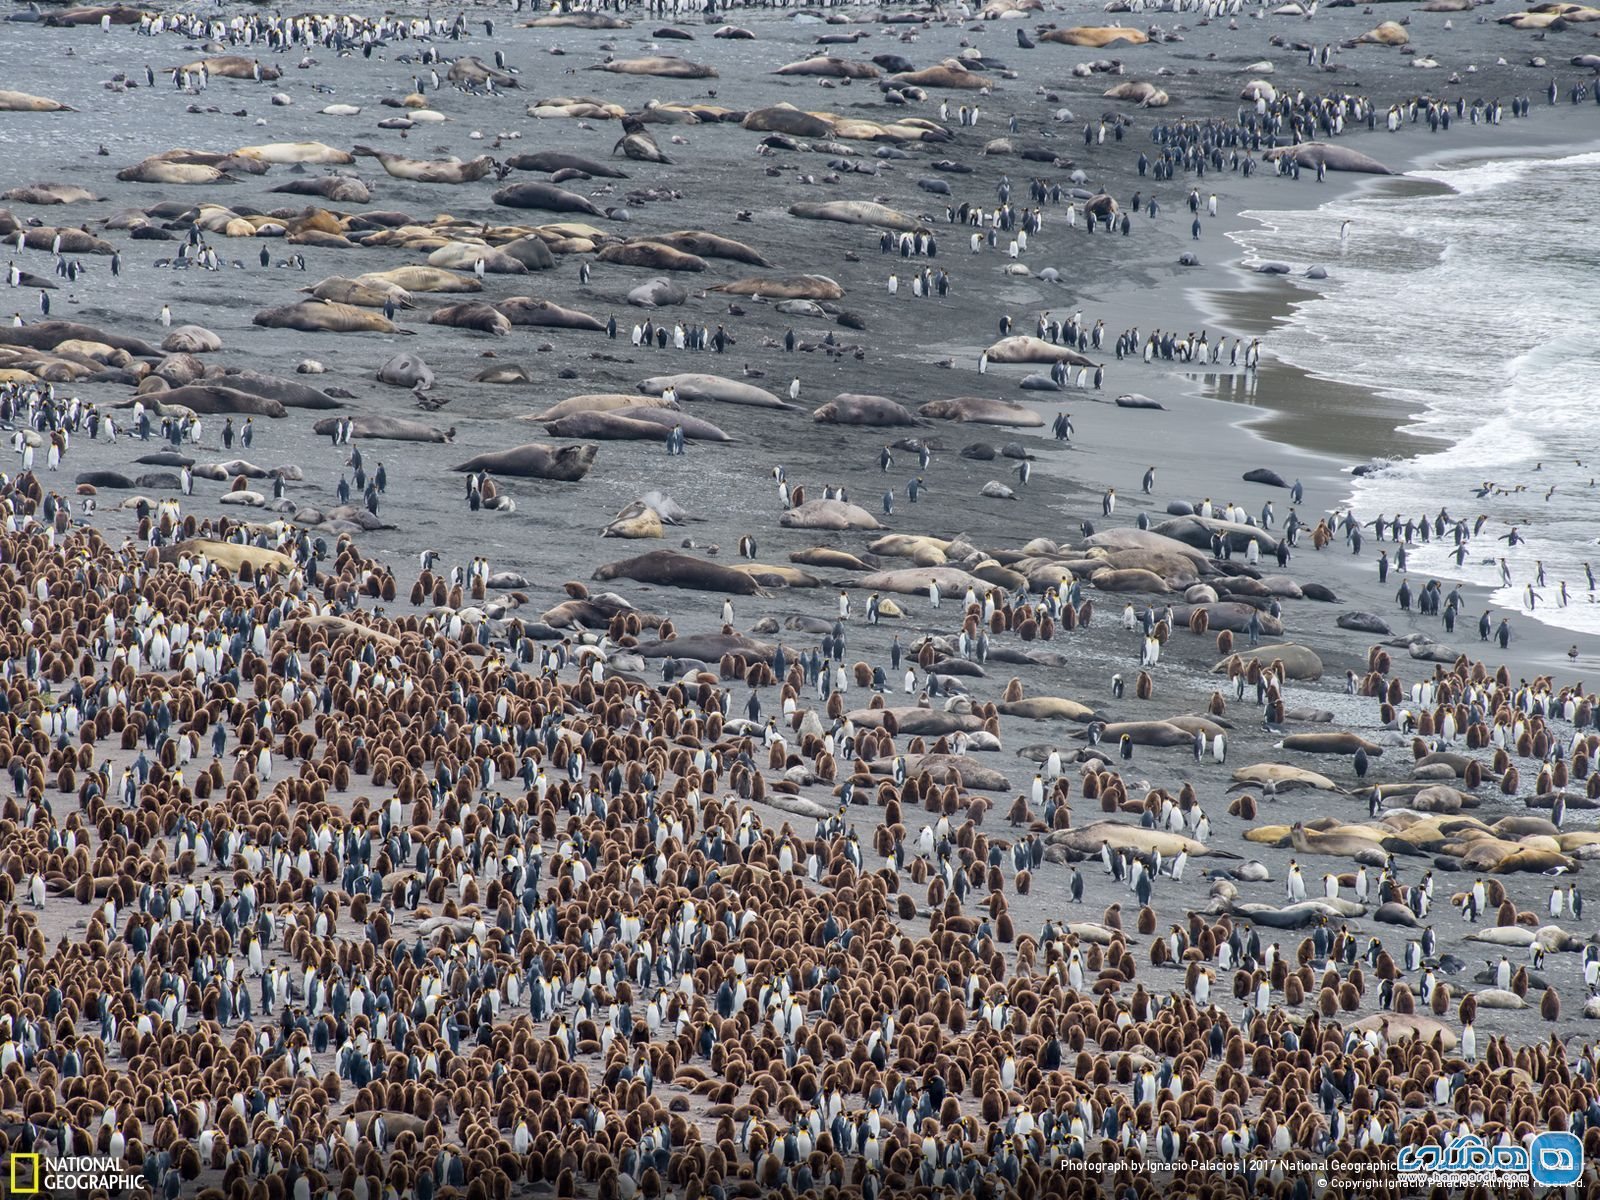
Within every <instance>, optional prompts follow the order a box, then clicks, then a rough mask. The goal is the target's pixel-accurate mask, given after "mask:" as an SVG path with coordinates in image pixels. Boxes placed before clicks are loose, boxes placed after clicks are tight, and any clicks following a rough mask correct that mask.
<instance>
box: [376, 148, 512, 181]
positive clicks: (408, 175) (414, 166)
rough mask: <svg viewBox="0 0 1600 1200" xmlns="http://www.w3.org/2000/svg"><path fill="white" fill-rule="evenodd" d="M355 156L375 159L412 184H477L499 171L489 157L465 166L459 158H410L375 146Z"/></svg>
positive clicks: (479, 158) (486, 156) (475, 159)
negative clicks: (377, 148) (496, 170)
mask: <svg viewBox="0 0 1600 1200" xmlns="http://www.w3.org/2000/svg"><path fill="white" fill-rule="evenodd" d="M351 153H352V154H355V155H359V156H361V157H363V158H375V159H377V160H378V164H379V165H380V166H381V167H382V168H383V169H384V170H385V171H387V172H388V173H389V174H390V175H392V176H393V177H394V178H396V179H405V180H408V181H410V182H411V183H475V182H476V181H477V180H479V179H482V178H483V177H484V176H486V175H489V174H491V173H493V171H494V169H495V161H494V159H492V158H491V157H489V155H487V154H480V155H479V156H478V157H477V158H474V159H472V160H471V161H470V162H462V161H461V160H460V159H459V158H439V159H422V158H407V157H406V156H405V155H403V154H391V153H389V152H388V151H387V150H374V149H373V148H372V147H371V146H353V147H351Z"/></svg>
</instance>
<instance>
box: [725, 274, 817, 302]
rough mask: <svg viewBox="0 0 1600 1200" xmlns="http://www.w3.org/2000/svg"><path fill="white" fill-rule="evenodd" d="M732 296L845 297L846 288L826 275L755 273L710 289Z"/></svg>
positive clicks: (778, 297) (783, 297)
mask: <svg viewBox="0 0 1600 1200" xmlns="http://www.w3.org/2000/svg"><path fill="white" fill-rule="evenodd" d="M709 290H710V291H713V292H725V293H727V294H728V295H730V296H762V297H765V298H766V299H768V300H842V299H843V298H844V288H842V287H840V286H839V283H838V281H837V280H833V279H829V278H828V277H827V276H826V275H781V276H759V275H758V276H754V277H752V278H749V279H735V280H734V281H733V282H731V283H719V284H717V286H716V287H713V288H711V289H709Z"/></svg>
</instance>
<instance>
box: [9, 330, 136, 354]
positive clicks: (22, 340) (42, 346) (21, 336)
mask: <svg viewBox="0 0 1600 1200" xmlns="http://www.w3.org/2000/svg"><path fill="white" fill-rule="evenodd" d="M63 342H98V343H100V344H101V345H105V346H110V347H112V348H113V349H115V350H125V351H127V353H129V354H131V355H133V356H134V357H135V358H160V357H161V351H160V350H159V349H157V348H156V347H155V346H152V345H151V344H150V343H149V342H147V341H145V340H144V339H143V338H136V337H129V336H128V335H126V334H121V333H112V332H111V331H109V330H105V329H100V328H99V327H97V326H94V325H83V324H80V323H79V322H77V321H33V322H30V323H29V324H27V325H4V324H0V346H26V347H28V348H29V349H32V350H54V349H55V348H56V347H57V346H59V345H61V344H62V343H63Z"/></svg>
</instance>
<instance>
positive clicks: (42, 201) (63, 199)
mask: <svg viewBox="0 0 1600 1200" xmlns="http://www.w3.org/2000/svg"><path fill="white" fill-rule="evenodd" d="M99 199H102V197H100V196H96V195H95V194H94V193H93V192H91V191H90V190H89V189H88V188H82V187H79V186H78V185H77V184H75V183H27V184H23V185H21V186H20V187H14V188H11V189H9V190H8V191H5V192H0V200H9V201H11V202H13V203H15V204H38V205H49V204H79V203H83V202H84V201H93V200H99Z"/></svg>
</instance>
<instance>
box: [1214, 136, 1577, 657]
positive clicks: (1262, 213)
mask: <svg viewBox="0 0 1600 1200" xmlns="http://www.w3.org/2000/svg"><path fill="white" fill-rule="evenodd" d="M1555 112H1556V113H1557V114H1563V115H1562V118H1561V124H1562V125H1569V126H1570V124H1571V123H1572V121H1573V119H1574V115H1573V114H1570V113H1568V111H1567V109H1566V108H1564V107H1560V106H1558V107H1557V108H1556V110H1555ZM1479 128H1481V129H1485V130H1494V129H1496V128H1497V127H1495V126H1481V127H1479ZM1498 128H1499V129H1504V128H1506V126H1504V125H1502V126H1499V127H1498ZM1597 148H1600V134H1596V135H1594V136H1593V137H1590V138H1588V139H1587V140H1576V139H1574V138H1573V137H1572V130H1571V129H1570V128H1566V129H1559V130H1550V131H1549V133H1548V135H1547V136H1545V137H1541V138H1535V139H1533V142H1532V144H1530V145H1527V146H1526V148H1525V150H1524V151H1523V152H1521V153H1519V154H1518V155H1517V156H1516V157H1518V158H1521V159H1533V160H1559V159H1565V158H1569V157H1573V156H1577V155H1582V154H1588V153H1592V152H1594V151H1595V150H1596V149H1597ZM1499 161H1504V159H1503V158H1502V157H1500V156H1497V155H1495V154H1494V152H1493V148H1492V147H1491V146H1488V145H1477V146H1471V147H1467V146H1445V147H1435V146H1430V147H1426V148H1423V149H1422V150H1421V151H1420V152H1419V153H1416V154H1415V155H1413V156H1411V157H1410V158H1407V159H1404V160H1402V164H1403V165H1397V166H1396V168H1395V169H1396V170H1397V172H1398V173H1397V174H1396V175H1392V176H1367V177H1362V176H1355V177H1352V176H1337V177H1336V176H1332V175H1330V179H1337V181H1338V183H1339V184H1340V185H1341V186H1340V187H1339V188H1338V189H1337V191H1336V192H1335V193H1334V194H1332V195H1322V196H1319V197H1318V198H1317V199H1316V200H1315V201H1314V202H1311V203H1301V204H1286V205H1279V206H1275V207H1272V208H1264V207H1256V208H1250V209H1245V210H1242V211H1240V213H1239V214H1238V220H1237V221H1235V222H1233V223H1231V224H1230V225H1229V227H1228V228H1227V229H1226V230H1225V232H1224V236H1226V237H1227V238H1228V239H1229V240H1230V241H1232V242H1233V243H1234V244H1235V245H1236V246H1237V247H1238V249H1239V250H1240V251H1241V255H1242V256H1241V257H1240V258H1238V259H1237V260H1235V261H1232V262H1229V263H1228V264H1227V270H1228V271H1229V272H1230V274H1231V275H1232V276H1233V281H1232V286H1231V287H1222V286H1218V285H1216V284H1198V285H1194V286H1192V287H1190V288H1189V289H1187V293H1186V294H1187V298H1188V299H1189V301H1190V302H1191V303H1193V304H1194V305H1195V307H1196V308H1197V309H1198V310H1199V311H1201V312H1204V313H1206V314H1207V315H1210V316H1212V317H1213V318H1214V319H1215V320H1216V321H1218V322H1219V323H1225V324H1227V325H1229V326H1232V327H1237V328H1242V329H1243V330H1245V331H1246V335H1247V336H1251V335H1253V336H1259V337H1261V338H1262V339H1263V341H1262V360H1263V361H1262V365H1261V367H1260V369H1259V370H1258V371H1257V372H1256V378H1254V379H1252V378H1250V377H1248V376H1238V375H1229V374H1222V375H1208V374H1206V373H1204V372H1193V373H1189V374H1188V375H1187V378H1188V379H1190V381H1191V382H1192V383H1193V385H1194V386H1193V389H1192V392H1191V394H1192V395H1193V396H1195V397H1197V398H1203V399H1206V400H1211V401H1215V402H1218V403H1222V404H1226V405H1229V406H1230V407H1234V408H1241V407H1248V409H1250V410H1252V411H1247V412H1242V413H1241V414H1240V415H1239V416H1238V418H1237V420H1236V421H1235V422H1234V426H1235V428H1237V429H1239V430H1241V431H1245V432H1248V433H1250V434H1251V435H1253V436H1255V437H1257V438H1259V439H1261V441H1262V442H1264V443H1265V444H1266V445H1268V446H1270V447H1273V448H1275V449H1277V450H1279V451H1293V452H1295V453H1297V454H1300V455H1306V456H1310V457H1311V459H1312V460H1313V461H1317V462H1320V463H1321V464H1322V466H1323V469H1324V471H1325V472H1326V474H1327V475H1328V476H1329V477H1335V478H1341V479H1343V480H1344V482H1345V485H1346V487H1345V494H1344V496H1343V498H1342V500H1341V501H1340V503H1339V505H1338V506H1336V507H1348V506H1349V505H1350V503H1351V502H1352V500H1353V499H1354V489H1355V483H1354V477H1353V476H1352V474H1351V471H1352V468H1353V467H1355V466H1357V465H1360V464H1362V463H1373V462H1380V461H1384V460H1388V461H1393V462H1405V461H1409V460H1410V459H1412V458H1414V457H1416V456H1417V455H1419V454H1424V453H1428V452H1430V451H1440V450H1446V449H1448V448H1449V447H1450V446H1452V445H1455V444H1457V443H1458V442H1459V441H1460V440H1461V438H1462V437H1463V436H1465V435H1464V434H1461V433H1454V432H1452V433H1435V432H1431V431H1429V430H1428V429H1426V427H1425V426H1424V424H1423V421H1422V418H1423V417H1424V416H1425V415H1426V414H1425V412H1419V411H1414V410H1410V411H1408V409H1407V405H1406V402H1404V401H1400V400H1397V399H1393V398H1390V397H1386V396H1384V395H1383V394H1382V392H1381V391H1377V390H1373V389H1369V388H1368V387H1366V386H1363V385H1361V384H1354V383H1349V382H1346V381H1343V380H1340V379H1337V378H1333V377H1330V376H1328V375H1325V374H1319V373H1313V372H1311V371H1308V370H1306V369H1305V368H1302V367H1300V366H1299V365H1297V364H1295V363H1293V362H1290V361H1288V360H1286V359H1283V358H1280V357H1278V355H1277V353H1276V352H1275V350H1274V348H1273V344H1272V341H1271V337H1270V335H1271V333H1272V332H1273V331H1275V330H1276V329H1278V328H1280V327H1281V326H1282V325H1283V324H1284V323H1286V322H1287V321H1288V320H1289V319H1291V317H1292V315H1293V313H1294V311H1295V309H1296V308H1298V307H1299V306H1300V305H1302V304H1305V303H1309V302H1311V301H1313V300H1316V299H1319V298H1323V297H1325V296H1326V294H1327V292H1326V289H1325V288H1322V287H1320V286H1318V284H1317V283H1316V282H1314V281H1307V280H1305V278H1304V276H1303V275H1299V274H1296V275H1291V276H1270V275H1261V274H1259V273H1257V272H1255V271H1254V270H1252V269H1250V268H1249V267H1248V266H1246V265H1245V264H1246V263H1247V262H1249V261H1253V260H1254V259H1255V256H1254V255H1253V254H1250V253H1244V251H1246V243H1248V241H1249V231H1250V230H1251V229H1252V228H1259V227H1260V226H1262V225H1264V224H1266V223H1267V222H1269V221H1270V220H1271V219H1272V218H1273V217H1274V216H1276V215H1278V214H1281V213H1303V212H1307V211H1311V210H1315V209H1320V208H1323V207H1325V206H1327V205H1329V204H1331V203H1336V202H1339V201H1348V200H1359V199H1361V198H1363V197H1365V196H1372V195H1381V194H1383V193H1384V192H1386V191H1401V190H1403V189H1405V188H1406V187H1407V186H1408V185H1410V186H1412V187H1417V185H1427V186H1428V187H1429V188H1430V189H1439V190H1448V191H1453V189H1450V188H1449V185H1448V184H1446V183H1444V182H1442V181H1435V180H1431V179H1424V178H1420V177H1419V175H1418V173H1419V172H1426V171H1429V170H1437V169H1445V168H1460V167H1467V166H1473V165H1478V164H1480V163H1493V162H1499ZM1417 190H1418V191H1419V193H1420V191H1421V188H1420V187H1417ZM1241 393H1243V395H1241ZM1290 394H1293V395H1295V397H1296V398H1295V400H1293V401H1287V400H1286V398H1287V396H1288V395H1290ZM1308 396H1309V397H1310V401H1309V403H1308V401H1307V397H1308ZM1327 409H1332V410H1334V411H1335V412H1336V413H1337V420H1338V423H1339V429H1338V432H1337V433H1333V432H1324V431H1322V430H1319V429H1317V428H1316V423H1315V415H1316V414H1319V413H1321V412H1322V411H1323V410H1327ZM1352 410H1353V411H1352ZM1395 440H1398V441H1400V442H1401V443H1402V444H1401V445H1400V446H1399V447H1396V446H1394V445H1392V444H1390V443H1391V442H1392V441H1395ZM1328 511H1333V509H1330V510H1328ZM1357 515H1358V517H1359V516H1362V515H1363V514H1357ZM1369 545H1372V543H1371V542H1370V541H1369ZM1377 548H1378V547H1377V546H1375V545H1373V546H1372V549H1371V551H1369V553H1376V550H1377ZM1429 574H1430V575H1435V576H1438V577H1440V578H1443V579H1445V580H1448V581H1451V582H1454V583H1457V584H1459V585H1460V587H1461V590H1462V591H1463V593H1465V594H1466V596H1467V597H1468V598H1469V599H1471V600H1472V601H1473V602H1474V606H1469V608H1468V610H1467V613H1464V615H1467V614H1470V613H1474V612H1477V611H1481V610H1484V609H1490V610H1493V611H1495V612H1497V613H1499V612H1503V611H1506V610H1507V609H1508V608H1509V606H1504V605H1495V604H1494V603H1493V602H1492V598H1493V596H1494V595H1495V594H1496V593H1497V591H1498V590H1499V589H1496V588H1493V587H1486V586H1484V585H1482V584H1477V583H1473V582H1470V581H1469V580H1467V579H1465V578H1463V577H1461V576H1457V575H1453V574H1451V573H1450V572H1448V571H1444V570H1442V569H1440V568H1439V566H1438V564H1433V566H1432V569H1431V570H1430V572H1429ZM1510 611H1511V612H1512V613H1514V614H1515V615H1517V616H1520V617H1522V618H1524V620H1523V621H1522V622H1521V623H1520V624H1521V632H1520V633H1519V635H1518V638H1517V640H1518V641H1519V642H1520V643H1521V644H1522V647H1523V652H1524V657H1525V658H1526V660H1527V661H1528V663H1529V664H1530V665H1538V666H1540V667H1542V668H1544V669H1546V670H1550V669H1554V670H1556V671H1560V670H1561V669H1563V668H1565V667H1568V666H1570V665H1571V664H1569V663H1567V662H1566V661H1565V659H1566V650H1567V647H1568V646H1569V645H1570V644H1571V643H1572V641H1573V639H1574V638H1578V637H1581V636H1583V635H1582V632H1581V631H1579V630H1573V629H1569V628H1567V627H1565V626H1562V625H1560V624H1558V623H1556V622H1552V621H1550V620H1549V619H1548V614H1549V613H1551V612H1552V611H1559V610H1554V609H1551V608H1549V607H1546V608H1544V609H1538V610H1534V611H1532V612H1530V611H1528V610H1527V609H1525V608H1522V607H1517V608H1513V609H1510ZM1530 625H1531V626H1532V630H1533V631H1536V632H1533V633H1532V642H1533V645H1531V646H1530V645H1529V644H1528V643H1529V638H1530V630H1529V628H1528V627H1529V626H1530Z"/></svg>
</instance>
